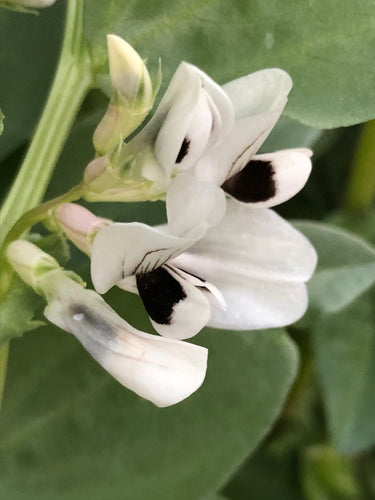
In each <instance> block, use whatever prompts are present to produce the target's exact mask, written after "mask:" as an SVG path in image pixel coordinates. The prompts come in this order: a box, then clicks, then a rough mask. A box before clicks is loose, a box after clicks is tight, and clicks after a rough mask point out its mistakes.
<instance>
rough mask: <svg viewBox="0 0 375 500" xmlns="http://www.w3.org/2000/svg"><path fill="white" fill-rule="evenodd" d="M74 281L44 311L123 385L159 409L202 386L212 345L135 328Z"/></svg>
mask: <svg viewBox="0 0 375 500" xmlns="http://www.w3.org/2000/svg"><path fill="white" fill-rule="evenodd" d="M69 281H70V283H73V282H71V280H69ZM73 285H75V286H74V288H73V289H72V285H69V286H68V287H67V288H66V292H67V293H61V290H60V294H59V296H58V297H55V298H54V299H53V300H52V301H51V302H50V304H49V305H48V306H47V308H46V310H45V315H46V317H47V318H48V319H49V320H50V321H51V322H52V323H54V324H56V325H57V326H59V327H60V328H62V329H64V330H66V331H68V332H71V333H72V334H73V335H74V336H75V337H76V338H77V339H78V340H79V341H80V342H81V344H82V345H83V346H84V347H85V349H87V351H88V352H89V353H90V354H91V356H92V357H93V358H94V359H95V360H96V361H98V363H99V364H101V365H102V366H103V368H104V369H105V370H107V371H108V372H109V373H110V374H111V375H112V376H113V377H114V378H115V379H116V380H118V381H119V382H120V383H121V384H122V385H124V386H125V387H127V388H129V389H130V390H132V391H134V392H135V393H137V394H139V395H140V396H142V397H143V398H145V399H148V400H150V401H152V402H153V403H154V404H155V405H157V406H159V407H165V406H170V405H173V404H176V403H178V402H180V401H182V400H183V399H185V398H187V397H188V396H190V394H192V393H193V392H194V391H196V390H197V389H198V388H199V387H200V386H201V384H202V382H203V380H204V377H205V373H206V367H207V349H205V348H202V347H200V346H196V345H192V344H188V343H187V342H181V341H178V340H172V339H167V338H163V337H158V336H155V335H149V334H147V333H144V332H141V331H139V330H136V329H135V328H133V327H131V326H130V325H129V324H128V323H126V321H124V320H123V319H122V318H120V317H119V316H118V315H117V313H115V311H113V309H111V308H110V307H109V306H108V305H107V304H106V303H105V302H104V300H103V299H102V298H101V297H100V296H99V295H98V294H96V293H95V292H92V291H89V290H84V289H82V288H81V287H80V286H79V285H77V284H75V283H73Z"/></svg>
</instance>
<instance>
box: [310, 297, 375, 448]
mask: <svg viewBox="0 0 375 500" xmlns="http://www.w3.org/2000/svg"><path fill="white" fill-rule="evenodd" d="M374 303H375V296H374V293H373V292H372V293H368V294H366V295H365V296H362V297H360V298H359V299H357V301H356V302H354V303H353V304H350V305H349V306H348V307H346V308H345V309H344V310H343V311H340V312H338V313H335V314H326V315H324V316H322V317H321V318H320V319H319V321H318V322H317V324H316V326H315V328H314V331H313V343H314V350H315V354H316V359H317V363H318V373H319V376H320V380H321V384H322V388H323V397H324V402H325V407H326V411H327V417H328V426H329V430H330V433H331V436H332V439H333V442H334V444H335V446H336V447H337V448H338V449H339V450H341V451H342V452H350V453H356V452H359V451H362V450H363V449H365V448H367V447H369V446H371V445H372V444H374V443H375V426H374V422H375V391H374V387H375V310H374Z"/></svg>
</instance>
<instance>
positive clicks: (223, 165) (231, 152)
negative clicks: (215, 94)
mask: <svg viewBox="0 0 375 500" xmlns="http://www.w3.org/2000/svg"><path fill="white" fill-rule="evenodd" d="M282 111H283V108H282V107H280V108H276V109H274V110H272V111H268V112H265V113H262V114H260V115H255V116H250V117H247V118H242V119H240V120H237V121H236V122H235V124H234V126H233V128H232V130H231V132H230V133H229V134H227V135H226V136H225V138H224V139H223V141H222V142H221V143H220V144H219V145H218V146H217V147H216V148H213V149H212V150H211V151H209V152H208V153H207V154H206V155H204V156H203V157H202V158H201V160H200V161H199V162H198V163H197V165H196V167H195V175H196V177H197V178H198V179H199V180H201V181H208V182H215V183H216V184H218V185H221V184H222V183H223V182H225V180H226V179H227V178H228V177H230V176H232V175H234V174H235V173H237V172H238V171H240V170H241V169H242V168H244V167H245V165H246V164H247V163H248V162H249V161H250V160H251V158H252V157H253V156H254V155H255V153H256V152H257V151H258V149H259V148H260V146H261V145H262V144H263V142H264V141H265V140H266V138H267V136H268V135H269V133H270V132H271V130H272V128H273V127H274V125H275V124H276V122H277V120H278V119H279V117H280V115H281V113H282Z"/></svg>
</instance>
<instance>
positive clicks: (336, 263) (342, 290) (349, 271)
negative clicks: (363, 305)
mask: <svg viewBox="0 0 375 500" xmlns="http://www.w3.org/2000/svg"><path fill="white" fill-rule="evenodd" d="M295 227H296V228H297V229H298V230H299V231H301V232H302V233H303V234H305V236H307V237H308V238H309V240H310V241H311V243H312V244H313V246H314V247H315V249H316V251H317V253H318V257H319V260H318V267H317V270H316V272H315V274H314V276H313V277H312V279H311V281H310V282H309V283H308V290H309V301H310V305H311V306H312V307H313V308H317V309H319V310H321V311H327V312H334V311H338V310H340V309H342V308H344V307H345V306H347V305H348V304H350V303H351V302H352V301H353V300H355V299H356V298H357V297H358V296H360V295H361V294H362V293H364V292H365V291H366V290H367V289H369V288H370V287H371V286H372V285H373V284H374V283H375V248H374V247H373V246H372V245H370V244H369V243H367V242H366V241H365V240H363V239H362V238H359V237H358V236H355V235H354V234H352V233H349V232H348V231H344V230H342V229H339V228H335V227H334V226H329V225H328V224H323V223H315V222H298V223H296V224H295Z"/></svg>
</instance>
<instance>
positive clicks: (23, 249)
mask: <svg viewBox="0 0 375 500" xmlns="http://www.w3.org/2000/svg"><path fill="white" fill-rule="evenodd" d="M7 258H8V261H9V263H10V264H11V266H12V267H13V269H14V270H15V271H16V272H17V274H19V276H20V278H21V279H22V280H23V281H24V282H25V283H27V284H28V285H30V286H31V287H32V288H34V290H36V291H38V284H39V280H40V278H41V276H42V275H43V274H45V273H47V272H50V271H52V270H55V269H60V266H59V263H58V262H57V260H56V259H54V258H53V257H52V256H51V255H49V254H48V253H46V252H43V250H41V249H40V248H39V247H37V246H36V245H34V244H33V243H30V242H29V241H26V240H16V241H13V242H12V243H11V244H10V245H9V246H8V248H7Z"/></svg>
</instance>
